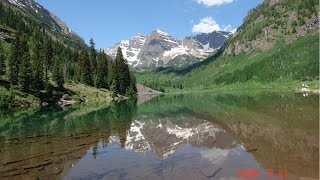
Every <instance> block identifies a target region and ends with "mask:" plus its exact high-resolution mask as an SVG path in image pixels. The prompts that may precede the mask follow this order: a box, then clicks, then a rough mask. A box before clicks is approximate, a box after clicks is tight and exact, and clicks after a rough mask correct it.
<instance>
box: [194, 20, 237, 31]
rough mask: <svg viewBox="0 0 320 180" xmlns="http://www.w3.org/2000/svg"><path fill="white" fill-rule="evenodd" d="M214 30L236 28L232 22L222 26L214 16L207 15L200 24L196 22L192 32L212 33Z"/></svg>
mask: <svg viewBox="0 0 320 180" xmlns="http://www.w3.org/2000/svg"><path fill="white" fill-rule="evenodd" d="M212 31H228V32H232V31H234V29H233V28H232V26H231V25H230V24H228V25H223V26H222V27H221V26H220V25H219V24H218V23H217V22H216V21H215V20H214V19H213V18H212V17H205V18H203V19H201V20H200V23H199V24H196V25H194V26H193V28H192V32H200V33H210V32H212Z"/></svg>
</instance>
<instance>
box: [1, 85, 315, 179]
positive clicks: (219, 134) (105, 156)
mask: <svg viewBox="0 0 320 180" xmlns="http://www.w3.org/2000/svg"><path fill="white" fill-rule="evenodd" d="M318 153H319V96H316V95H309V96H307V97H303V95H301V94H293V93H282V92H268V93H267V92H255V91H241V92H219V93H193V94H192V93H191V94H183V95H165V96H157V97H143V98H140V99H138V101H137V100H135V101H133V100H130V101H126V102H121V103H115V104H113V105H112V106H111V107H106V108H104V107H100V106H98V105H95V106H93V105H90V106H88V105H87V106H74V107H68V108H65V109H43V110H39V111H24V112H15V113H3V112H2V113H1V114H0V179H19V180H21V179H221V180H222V179H223V180H224V179H244V178H240V177H239V174H238V173H239V171H240V172H241V170H248V169H250V170H253V171H255V172H257V173H258V174H257V175H258V177H256V178H251V179H303V178H313V179H318V178H319V154H318ZM268 169H269V171H270V169H272V170H273V171H274V174H275V175H274V176H272V177H271V178H269V177H268ZM280 169H283V170H287V171H288V175H287V177H284V176H285V173H283V174H281V173H280V175H283V178H281V176H280V178H279V177H278V172H279V170H280Z"/></svg>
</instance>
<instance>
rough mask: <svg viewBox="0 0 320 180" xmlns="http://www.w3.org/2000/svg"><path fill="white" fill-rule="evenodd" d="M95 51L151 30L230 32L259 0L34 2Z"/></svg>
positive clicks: (179, 35) (176, 34) (185, 33)
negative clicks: (92, 45) (91, 40)
mask: <svg viewBox="0 0 320 180" xmlns="http://www.w3.org/2000/svg"><path fill="white" fill-rule="evenodd" d="M36 1H37V2H38V3H40V4H41V5H43V6H44V7H45V8H46V9H48V10H49V11H51V12H52V13H54V14H55V15H57V16H58V17H60V18H61V19H62V20H63V21H64V22H66V23H67V24H68V26H69V27H70V28H71V29H72V30H74V31H75V32H76V33H78V34H79V35H80V36H82V37H83V38H84V40H85V41H86V42H88V41H89V39H90V38H91V37H92V38H93V39H94V41H95V42H96V47H97V48H98V49H99V48H107V47H110V46H112V45H114V44H115V43H116V42H118V41H119V40H123V39H129V38H131V37H132V36H133V35H135V34H137V33H142V34H144V35H147V34H148V33H150V32H151V31H153V30H154V29H157V28H159V29H161V30H163V31H166V32H168V33H169V34H170V35H172V36H173V37H175V38H178V39H183V38H184V37H185V36H189V35H192V34H197V33H201V32H209V31H212V30H228V31H232V30H234V29H235V28H237V27H238V26H239V25H241V22H242V20H243V18H244V17H245V16H246V14H247V12H248V11H249V10H250V9H252V8H254V7H256V6H257V5H258V4H260V3H261V2H262V0H36Z"/></svg>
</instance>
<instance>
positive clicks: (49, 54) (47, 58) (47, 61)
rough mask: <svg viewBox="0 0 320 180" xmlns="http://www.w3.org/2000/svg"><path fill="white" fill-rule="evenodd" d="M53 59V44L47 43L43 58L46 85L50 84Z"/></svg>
mask: <svg viewBox="0 0 320 180" xmlns="http://www.w3.org/2000/svg"><path fill="white" fill-rule="evenodd" d="M52 58H53V49H52V42H51V41H47V42H46V45H45V48H44V58H43V60H44V61H43V65H44V73H45V74H44V79H45V81H46V83H49V82H48V81H49V68H50V66H51V64H52Z"/></svg>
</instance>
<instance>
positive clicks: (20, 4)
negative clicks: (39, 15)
mask: <svg viewBox="0 0 320 180" xmlns="http://www.w3.org/2000/svg"><path fill="white" fill-rule="evenodd" d="M9 2H10V3H11V4H14V5H16V6H18V7H20V8H23V9H24V8H27V7H26V6H25V5H24V4H22V3H21V2H19V1H18V0H9Z"/></svg>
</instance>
